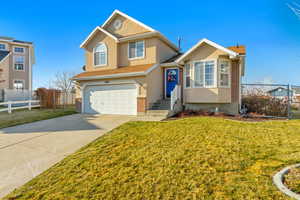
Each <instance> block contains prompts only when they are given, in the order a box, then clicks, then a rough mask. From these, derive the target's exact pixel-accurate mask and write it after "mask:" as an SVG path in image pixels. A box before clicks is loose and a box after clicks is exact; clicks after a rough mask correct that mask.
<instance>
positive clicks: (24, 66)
mask: <svg viewBox="0 0 300 200" xmlns="http://www.w3.org/2000/svg"><path fill="white" fill-rule="evenodd" d="M16 56H23V57H24V63H23V70H18V69H16V67H15V64H16ZM25 63H26V56H25V55H14V56H13V69H14V71H16V72H25V71H26V70H25V69H26V64H25Z"/></svg>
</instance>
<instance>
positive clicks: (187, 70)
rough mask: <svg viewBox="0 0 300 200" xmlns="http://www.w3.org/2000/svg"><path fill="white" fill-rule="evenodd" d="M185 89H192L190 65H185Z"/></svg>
mask: <svg viewBox="0 0 300 200" xmlns="http://www.w3.org/2000/svg"><path fill="white" fill-rule="evenodd" d="M185 87H191V67H190V64H186V65H185Z"/></svg>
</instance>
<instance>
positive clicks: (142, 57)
mask: <svg viewBox="0 0 300 200" xmlns="http://www.w3.org/2000/svg"><path fill="white" fill-rule="evenodd" d="M137 42H143V46H144V49H143V56H140V57H134V58H130V56H129V51H130V49H129V44H130V43H133V42H128V44H127V46H128V48H127V57H128V60H137V59H144V58H145V54H146V48H145V40H142V41H141V40H137V41H134V43H135V46H136V43H137ZM135 49H136V50H135V51H136V52H135V55H137V47H136V48H135Z"/></svg>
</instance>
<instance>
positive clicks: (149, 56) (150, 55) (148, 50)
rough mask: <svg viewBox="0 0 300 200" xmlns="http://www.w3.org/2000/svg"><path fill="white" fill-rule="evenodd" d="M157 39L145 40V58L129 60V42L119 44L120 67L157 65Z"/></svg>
mask: <svg viewBox="0 0 300 200" xmlns="http://www.w3.org/2000/svg"><path fill="white" fill-rule="evenodd" d="M157 40H158V39H157V38H148V39H144V41H145V56H144V58H138V59H129V58H128V45H129V43H128V42H124V43H120V44H119V50H118V53H119V66H133V65H144V64H151V63H156V57H157V51H156V45H157ZM139 41H140V40H139Z"/></svg>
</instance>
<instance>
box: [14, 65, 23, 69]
mask: <svg viewBox="0 0 300 200" xmlns="http://www.w3.org/2000/svg"><path fill="white" fill-rule="evenodd" d="M15 70H24V65H23V64H15Z"/></svg>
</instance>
